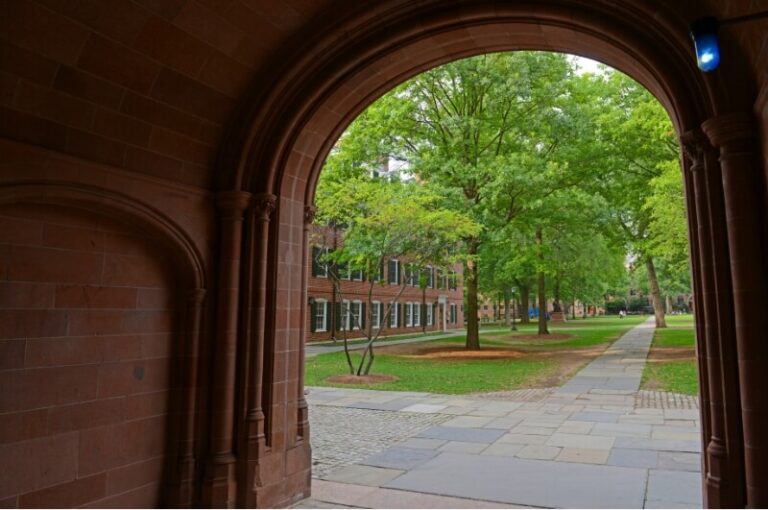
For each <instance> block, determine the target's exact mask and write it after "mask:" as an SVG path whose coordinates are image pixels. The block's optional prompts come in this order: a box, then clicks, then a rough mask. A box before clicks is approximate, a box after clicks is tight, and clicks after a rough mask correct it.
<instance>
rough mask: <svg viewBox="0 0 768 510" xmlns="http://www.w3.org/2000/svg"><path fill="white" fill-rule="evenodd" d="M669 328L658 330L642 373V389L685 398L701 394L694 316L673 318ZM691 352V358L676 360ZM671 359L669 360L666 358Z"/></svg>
mask: <svg viewBox="0 0 768 510" xmlns="http://www.w3.org/2000/svg"><path fill="white" fill-rule="evenodd" d="M666 319H667V326H668V327H667V328H665V329H657V330H656V332H655V333H654V335H653V344H652V345H651V352H650V353H649V356H648V358H649V362H648V363H646V365H645V371H644V372H643V381H642V387H643V388H646V389H654V390H661V391H670V392H672V393H684V394H686V395H698V393H699V378H698V373H697V370H696V360H695V359H693V357H694V354H695V351H694V348H695V342H696V340H695V336H694V331H693V316H692V315H672V316H668V317H667V318H666ZM681 350H682V351H683V352H682V354H683V355H685V354H686V351H690V353H689V354H690V358H691V359H684V360H680V359H675V358H673V354H674V355H675V357H679V356H680V354H681ZM665 358H668V359H665Z"/></svg>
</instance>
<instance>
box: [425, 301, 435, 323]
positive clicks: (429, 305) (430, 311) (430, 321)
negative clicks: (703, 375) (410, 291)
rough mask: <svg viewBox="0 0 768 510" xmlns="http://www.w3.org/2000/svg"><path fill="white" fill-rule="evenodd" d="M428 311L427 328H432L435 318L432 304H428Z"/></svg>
mask: <svg viewBox="0 0 768 510" xmlns="http://www.w3.org/2000/svg"><path fill="white" fill-rule="evenodd" d="M426 310H427V326H431V325H432V324H433V323H434V318H433V316H432V314H433V312H434V308H433V307H432V304H431V303H427V306H426Z"/></svg>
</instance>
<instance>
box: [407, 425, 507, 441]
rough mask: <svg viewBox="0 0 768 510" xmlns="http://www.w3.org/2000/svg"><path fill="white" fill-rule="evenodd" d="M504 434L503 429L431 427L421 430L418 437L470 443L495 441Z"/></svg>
mask: <svg viewBox="0 0 768 510" xmlns="http://www.w3.org/2000/svg"><path fill="white" fill-rule="evenodd" d="M503 435H504V431H503V430H498V429H481V428H468V427H442V426H439V427H431V428H428V429H427V430H424V431H422V432H420V433H419V434H418V435H417V437H428V438H432V439H445V440H447V441H465V442H468V443H493V442H494V441H496V440H497V439H499V438H500V437H501V436H503Z"/></svg>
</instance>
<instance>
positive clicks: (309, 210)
mask: <svg viewBox="0 0 768 510" xmlns="http://www.w3.org/2000/svg"><path fill="white" fill-rule="evenodd" d="M316 214H317V207H315V206H314V205H307V206H304V224H305V225H309V224H311V223H312V222H313V221H315V215H316Z"/></svg>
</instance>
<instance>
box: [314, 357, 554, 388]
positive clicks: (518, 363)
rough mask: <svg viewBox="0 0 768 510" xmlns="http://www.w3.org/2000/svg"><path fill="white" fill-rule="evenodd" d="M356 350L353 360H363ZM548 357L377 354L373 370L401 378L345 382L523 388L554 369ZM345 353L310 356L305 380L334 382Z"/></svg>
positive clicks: (343, 369)
mask: <svg viewBox="0 0 768 510" xmlns="http://www.w3.org/2000/svg"><path fill="white" fill-rule="evenodd" d="M359 359H360V357H359V354H357V353H353V361H355V360H359ZM555 368H556V367H555V366H554V363H552V362H549V361H546V360H519V359H515V360H511V359H507V360H466V361H453V360H451V361H447V360H428V359H413V358H406V357H403V356H390V355H385V354H380V355H377V356H376V360H375V362H374V370H373V372H375V373H377V374H387V375H393V376H395V377H397V378H398V379H399V380H397V381H392V382H387V383H379V384H361V385H350V384H344V385H343V387H345V388H346V387H354V388H368V389H376V390H394V391H426V392H430V393H446V394H452V395H459V394H465V393H473V392H484V391H498V390H503V389H511V388H519V387H521V385H524V384H525V382H526V381H528V380H530V379H532V378H535V377H539V376H541V375H544V374H546V372H547V371H550V370H554V369H555ZM346 370H347V367H346V362H345V361H344V357H343V354H341V353H329V354H322V355H320V356H317V357H314V358H309V359H308V360H307V364H306V374H305V381H306V384H307V385H308V386H334V385H333V384H328V383H326V382H325V379H327V378H328V377H331V376H334V375H339V374H344V373H346Z"/></svg>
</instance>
